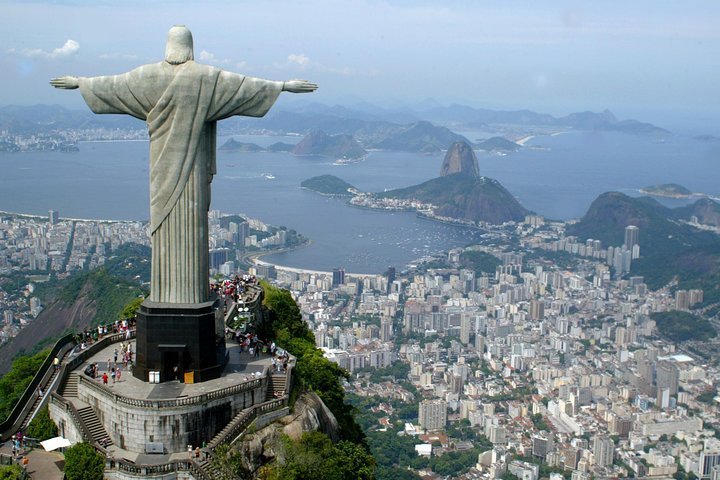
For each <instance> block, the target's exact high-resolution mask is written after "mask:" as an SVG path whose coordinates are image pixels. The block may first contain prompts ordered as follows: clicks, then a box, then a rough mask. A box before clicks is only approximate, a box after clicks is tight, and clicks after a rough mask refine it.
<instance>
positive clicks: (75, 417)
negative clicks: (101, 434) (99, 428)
mask: <svg viewBox="0 0 720 480" xmlns="http://www.w3.org/2000/svg"><path fill="white" fill-rule="evenodd" d="M50 401H51V402H52V403H53V404H55V405H57V406H59V407H62V408H64V409H65V411H66V412H68V413H69V414H70V417H71V418H72V421H73V422H74V423H75V426H76V427H78V430H79V431H80V435H82V438H83V440H84V441H86V442H88V443H89V444H91V445H92V446H93V447H95V449H96V450H98V451H100V452H101V453H102V454H103V455H107V450H106V449H105V447H104V446H103V445H101V444H100V442H98V441H97V440H96V439H95V436H94V435H93V434H92V432H91V431H90V429H89V428H88V426H87V425H86V424H85V420H83V418H82V417H81V416H80V414H79V413H78V411H77V409H76V408H75V405H73V404H72V402H70V401H68V400H65V399H64V398H63V397H61V396H60V395H58V394H57V393H55V392H52V393H51V394H50Z"/></svg>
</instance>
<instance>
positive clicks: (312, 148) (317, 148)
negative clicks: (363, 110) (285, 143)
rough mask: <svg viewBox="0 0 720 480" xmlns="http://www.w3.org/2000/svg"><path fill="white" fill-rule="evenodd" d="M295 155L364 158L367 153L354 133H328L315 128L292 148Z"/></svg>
mask: <svg viewBox="0 0 720 480" xmlns="http://www.w3.org/2000/svg"><path fill="white" fill-rule="evenodd" d="M292 153H293V155H326V156H328V157H334V158H349V159H356V158H362V157H363V156H364V155H366V154H367V152H366V151H365V149H364V148H362V146H360V144H359V143H358V141H357V140H355V138H353V136H352V135H328V134H327V133H325V132H323V131H322V130H314V131H312V132H310V133H309V134H308V135H307V136H306V137H305V138H303V139H302V140H301V141H300V142H299V143H298V144H297V145H295V148H293V150H292Z"/></svg>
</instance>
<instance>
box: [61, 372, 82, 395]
mask: <svg viewBox="0 0 720 480" xmlns="http://www.w3.org/2000/svg"><path fill="white" fill-rule="evenodd" d="M60 396H61V397H64V398H68V397H77V396H78V374H77V373H76V372H70V374H69V375H68V377H67V378H66V379H65V383H64V384H63V386H62V388H61V389H60Z"/></svg>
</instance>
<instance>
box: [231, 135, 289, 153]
mask: <svg viewBox="0 0 720 480" xmlns="http://www.w3.org/2000/svg"><path fill="white" fill-rule="evenodd" d="M293 148H295V145H292V144H290V143H283V142H276V143H273V144H272V145H269V146H267V147H261V146H260V145H258V144H256V143H247V142H238V141H237V140H235V139H234V138H231V139H229V140H228V141H226V142H225V143H223V144H222V145H221V146H220V147H218V151H220V152H290V151H292V149H293Z"/></svg>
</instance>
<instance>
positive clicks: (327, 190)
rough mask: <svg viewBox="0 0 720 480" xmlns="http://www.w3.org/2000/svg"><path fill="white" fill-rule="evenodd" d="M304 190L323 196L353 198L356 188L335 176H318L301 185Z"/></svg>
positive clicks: (304, 181)
mask: <svg viewBox="0 0 720 480" xmlns="http://www.w3.org/2000/svg"><path fill="white" fill-rule="evenodd" d="M300 186H301V187H302V188H307V189H308V190H312V191H314V192H317V193H319V194H321V195H332V196H339V197H352V196H353V195H354V193H353V192H355V191H356V189H355V187H353V186H352V185H350V184H349V183H347V182H346V181H345V180H342V179H340V178H338V177H336V176H335V175H318V176H317V177H312V178H308V179H307V180H303V182H302V183H300Z"/></svg>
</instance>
